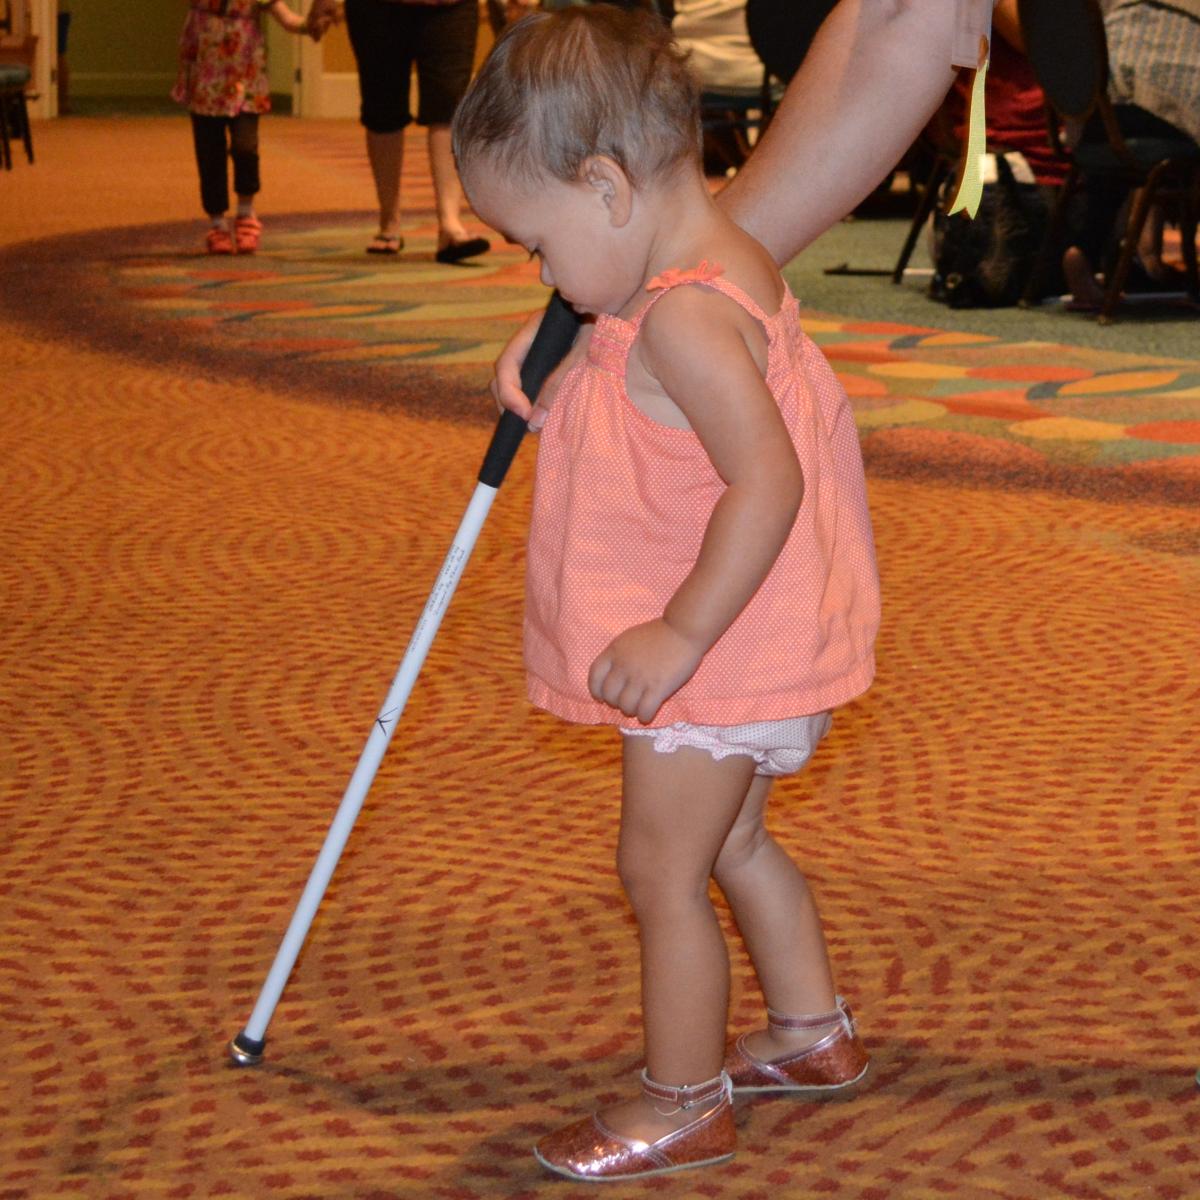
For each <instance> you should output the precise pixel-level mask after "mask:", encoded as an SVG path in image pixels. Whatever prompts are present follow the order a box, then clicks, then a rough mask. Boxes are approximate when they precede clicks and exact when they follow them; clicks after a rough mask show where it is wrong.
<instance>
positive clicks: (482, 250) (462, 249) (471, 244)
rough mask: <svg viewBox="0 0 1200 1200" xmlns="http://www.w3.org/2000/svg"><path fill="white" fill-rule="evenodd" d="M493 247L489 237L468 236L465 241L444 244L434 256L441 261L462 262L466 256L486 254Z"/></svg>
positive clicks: (472, 256)
mask: <svg viewBox="0 0 1200 1200" xmlns="http://www.w3.org/2000/svg"><path fill="white" fill-rule="evenodd" d="M491 248H492V243H491V242H489V241H488V240H487V238H481V237H476V238H467V240H466V241H465V242H451V243H450V244H449V245H448V246H443V247H442V248H441V249H440V250H439V251H438V252H437V253H436V254H435V255H434V256H433V257H434V258H435V259H436V260H437V261H438V262H440V263H456V262H462V260H463V259H464V258H474V257H475V256H476V255H477V254H486V253H487V252H488V251H489V250H490V249H491Z"/></svg>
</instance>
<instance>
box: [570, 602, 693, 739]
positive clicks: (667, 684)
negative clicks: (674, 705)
mask: <svg viewBox="0 0 1200 1200" xmlns="http://www.w3.org/2000/svg"><path fill="white" fill-rule="evenodd" d="M707 649H708V647H707V646H702V645H698V644H697V643H696V642H695V641H693V640H692V639H691V638H688V637H685V636H684V635H683V634H682V633H680V632H679V631H678V630H677V629H674V628H672V627H671V626H670V625H668V624H667V622H666V621H664V620H662V619H661V618H659V619H658V620H656V621H647V622H646V623H645V624H644V625H635V626H634V627H633V628H632V629H627V630H625V632H624V633H622V634H620V635H619V636H618V637H615V638H614V639H613V640H612V641H611V642H610V643H609V645H608V648H607V649H606V650H605V651H604V652H603V653H602V654H601V655H600V656H599V657H598V658H597V659H596V661H595V662H594V663H592V669H591V670H590V671H589V672H588V690H589V691H590V692H591V693H592V696H593V698H594V699H596V700H599V701H600V702H601V703H603V704H611V705H612V707H613V708H619V709H620V710H621V712H623V713H624V714H625V715H626V716H627V717H637V719H638V720H639V721H641V722H642V724H643V725H645V724H649V722H650V721H652V720H654V715H655V713H657V712H658V710H659V709H660V708H661V707H662V704H663V701H664V700H666V699H667V697H668V696H672V695H674V694H675V693H676V692H677V691H678V690H679V689H680V688H681V687H683V685H684V684H685V683H687V681H688V680H689V679H691V677H692V676H693V675H694V674H695V673H696V668H697V667H698V666H699V665H700V660H701V659H702V658H703V657H704V654H705V651H706V650H707Z"/></svg>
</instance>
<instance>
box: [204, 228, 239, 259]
mask: <svg viewBox="0 0 1200 1200" xmlns="http://www.w3.org/2000/svg"><path fill="white" fill-rule="evenodd" d="M204 248H205V250H206V251H207V252H208V253H209V254H232V253H233V238H232V237H230V235H229V230H228V229H226V228H225V226H224V225H214V226H213V227H212V228H211V229H210V230H209V231H208V236H207V237H205V239H204Z"/></svg>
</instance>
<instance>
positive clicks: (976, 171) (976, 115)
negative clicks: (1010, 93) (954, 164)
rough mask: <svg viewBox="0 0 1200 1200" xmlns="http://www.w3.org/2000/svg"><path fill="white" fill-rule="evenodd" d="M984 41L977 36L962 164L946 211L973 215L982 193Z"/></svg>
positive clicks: (985, 78)
mask: <svg viewBox="0 0 1200 1200" xmlns="http://www.w3.org/2000/svg"><path fill="white" fill-rule="evenodd" d="M987 69H988V42H987V38H984V37H981V38H980V39H979V65H978V66H977V67H976V68H975V79H974V81H973V82H972V84H971V99H970V101H969V102H968V105H967V144H966V147H965V148H964V149H963V158H962V165H961V166H960V167H959V171H958V187H957V189H956V190H955V193H954V199H953V200H952V201H951V202H950V207H949V208H948V209H947V210H946V212H947V214H951V213H956V212H965V213H966V214H967V216H968V217H974V216H975V213H976V212H977V211H978V210H979V201H980V198H981V197H982V196H983V156H984V154H985V153H986V152H987V120H986V113H985V111H984V109H985V103H984V87H985V84H986V82H987Z"/></svg>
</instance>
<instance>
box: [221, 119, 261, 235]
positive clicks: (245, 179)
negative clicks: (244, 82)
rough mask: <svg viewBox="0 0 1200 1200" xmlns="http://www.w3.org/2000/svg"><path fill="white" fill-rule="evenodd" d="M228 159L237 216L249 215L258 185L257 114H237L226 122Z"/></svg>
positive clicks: (259, 185)
mask: <svg viewBox="0 0 1200 1200" xmlns="http://www.w3.org/2000/svg"><path fill="white" fill-rule="evenodd" d="M229 156H230V158H232V159H233V190H234V192H236V193H237V198H238V215H239V216H252V215H253V213H254V197H255V196H257V195H258V192H259V188H260V187H261V186H262V184H261V180H260V179H259V173H258V113H251V112H244V113H238V115H237V116H236V117H234V118H233V119H232V120H231V121H230V123H229Z"/></svg>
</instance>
